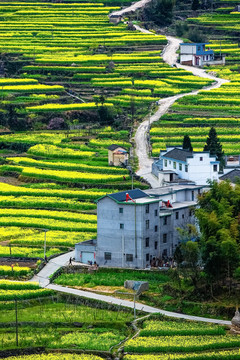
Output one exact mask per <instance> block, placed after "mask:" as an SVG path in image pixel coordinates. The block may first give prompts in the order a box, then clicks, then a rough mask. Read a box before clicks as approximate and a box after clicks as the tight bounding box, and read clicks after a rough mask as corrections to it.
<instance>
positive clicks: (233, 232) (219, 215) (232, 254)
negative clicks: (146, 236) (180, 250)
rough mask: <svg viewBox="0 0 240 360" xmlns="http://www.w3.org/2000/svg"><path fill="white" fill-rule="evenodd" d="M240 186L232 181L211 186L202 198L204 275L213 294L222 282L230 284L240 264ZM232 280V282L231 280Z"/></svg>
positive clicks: (214, 183) (200, 205)
mask: <svg viewBox="0 0 240 360" xmlns="http://www.w3.org/2000/svg"><path fill="white" fill-rule="evenodd" d="M239 213H240V185H236V186H235V187H234V188H233V187H232V185H231V184H230V183H229V182H226V181H223V182H221V183H219V184H218V183H217V182H216V181H214V182H212V183H210V190H209V191H208V192H205V193H203V195H202V196H201V197H200V198H199V208H198V209H196V211H195V214H196V216H197V219H198V223H199V227H200V231H201V240H200V250H201V253H202V260H203V263H204V273H205V275H206V279H207V282H208V285H209V286H210V290H211V293H212V294H213V288H214V287H216V288H218V289H219V287H220V285H219V282H220V280H221V281H223V282H224V283H225V284H227V283H228V286H229V293H230V291H231V281H230V280H231V278H232V277H233V274H234V272H235V271H236V269H237V268H238V266H239V264H240V260H239V259H240V247H239V245H240V228H239V220H240V219H239ZM227 280H228V281H227Z"/></svg>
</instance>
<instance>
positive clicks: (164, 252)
mask: <svg viewBox="0 0 240 360" xmlns="http://www.w3.org/2000/svg"><path fill="white" fill-rule="evenodd" d="M162 256H163V257H165V256H167V249H164V250H163V252H162Z"/></svg>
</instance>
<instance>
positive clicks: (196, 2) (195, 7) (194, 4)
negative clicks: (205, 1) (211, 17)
mask: <svg viewBox="0 0 240 360" xmlns="http://www.w3.org/2000/svg"><path fill="white" fill-rule="evenodd" d="M199 7H200V2H199V0H193V1H192V10H194V11H196V10H198V9H199Z"/></svg>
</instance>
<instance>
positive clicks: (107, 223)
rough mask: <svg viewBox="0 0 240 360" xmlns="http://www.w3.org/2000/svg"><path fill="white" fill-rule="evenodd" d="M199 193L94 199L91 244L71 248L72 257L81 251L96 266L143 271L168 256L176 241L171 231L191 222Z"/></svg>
mask: <svg viewBox="0 0 240 360" xmlns="http://www.w3.org/2000/svg"><path fill="white" fill-rule="evenodd" d="M203 189H204V187H203V186H196V185H188V186H185V185H176V186H171V187H162V188H158V189H150V190H145V191H142V190H139V189H135V190H129V191H128V192H126V191H123V192H119V193H115V194H108V195H106V196H104V197H102V198H100V199H98V201H97V242H96V243H88V242H83V243H79V244H77V245H76V256H78V255H77V252H78V254H80V253H81V254H83V252H84V256H85V257H86V256H88V257H89V258H94V259H95V260H96V262H97V264H98V265H99V266H106V267H122V268H146V267H147V266H149V265H150V264H151V262H152V260H153V259H154V258H158V259H162V258H166V257H171V256H172V255H173V253H174V250H175V248H176V246H177V245H178V243H179V241H180V238H179V232H178V230H177V228H184V227H186V226H187V224H189V223H190V224H194V223H195V218H194V208H195V207H196V205H197V196H198V194H200V193H201V192H202V191H203ZM89 252H92V255H90V254H89ZM82 258H83V255H81V258H80V257H79V256H78V259H80V260H79V261H81V260H82Z"/></svg>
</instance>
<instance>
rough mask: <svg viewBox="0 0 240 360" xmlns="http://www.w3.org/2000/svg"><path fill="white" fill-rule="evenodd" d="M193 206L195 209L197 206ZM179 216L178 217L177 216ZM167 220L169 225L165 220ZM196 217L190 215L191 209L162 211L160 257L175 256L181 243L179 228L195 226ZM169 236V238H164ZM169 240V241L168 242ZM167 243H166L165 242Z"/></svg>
mask: <svg viewBox="0 0 240 360" xmlns="http://www.w3.org/2000/svg"><path fill="white" fill-rule="evenodd" d="M193 206H194V207H195V206H196V204H195V205H194V203H193ZM177 213H178V215H177V216H176V214H177ZM165 217H166V218H167V220H166V221H167V224H166V221H165V220H164V218H165ZM195 221H196V220H195V217H194V215H190V207H188V206H186V207H183V208H180V209H167V210H161V211H160V228H161V233H160V253H161V254H160V255H161V257H164V256H168V257H169V256H173V254H174V251H175V249H176V247H177V245H178V244H179V243H180V236H179V232H178V230H177V228H186V227H187V224H195ZM164 234H167V237H164ZM166 239H167V241H166ZM164 241H166V242H164Z"/></svg>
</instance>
